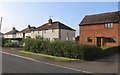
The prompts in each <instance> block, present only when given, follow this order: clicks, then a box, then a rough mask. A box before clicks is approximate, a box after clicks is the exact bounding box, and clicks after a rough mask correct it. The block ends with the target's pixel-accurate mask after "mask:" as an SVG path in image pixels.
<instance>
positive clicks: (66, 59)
mask: <svg viewBox="0 0 120 75" xmlns="http://www.w3.org/2000/svg"><path fill="white" fill-rule="evenodd" d="M20 52H21V53H25V54H32V55H38V56H43V57H47V58H50V59H52V60H55V61H60V62H66V61H78V60H79V59H72V58H66V57H56V56H51V55H46V54H40V53H33V52H28V51H20Z"/></svg>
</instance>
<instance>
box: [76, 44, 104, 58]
mask: <svg viewBox="0 0 120 75" xmlns="http://www.w3.org/2000/svg"><path fill="white" fill-rule="evenodd" d="M77 50H78V58H80V59H83V60H95V59H98V58H100V57H102V56H103V50H102V49H101V48H100V47H98V46H94V45H91V46H90V45H78V49H77Z"/></svg>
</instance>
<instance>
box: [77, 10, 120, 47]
mask: <svg viewBox="0 0 120 75" xmlns="http://www.w3.org/2000/svg"><path fill="white" fill-rule="evenodd" d="M79 27H80V43H81V44H91V45H92V44H93V45H97V46H116V45H118V44H120V11H116V12H108V13H102V14H95V15H86V16H85V17H84V18H83V20H82V21H81V23H80V24H79Z"/></svg>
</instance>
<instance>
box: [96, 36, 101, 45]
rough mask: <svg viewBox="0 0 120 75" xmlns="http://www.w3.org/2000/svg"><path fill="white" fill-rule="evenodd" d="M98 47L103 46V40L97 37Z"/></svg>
mask: <svg viewBox="0 0 120 75" xmlns="http://www.w3.org/2000/svg"><path fill="white" fill-rule="evenodd" d="M97 46H101V38H100V37H97Z"/></svg>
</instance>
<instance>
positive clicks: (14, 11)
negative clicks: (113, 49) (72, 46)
mask: <svg viewBox="0 0 120 75" xmlns="http://www.w3.org/2000/svg"><path fill="white" fill-rule="evenodd" d="M117 10H118V2H5V3H1V4H0V17H3V22H2V29H1V32H2V33H6V32H8V31H10V30H11V29H12V27H15V28H16V29H17V30H19V31H20V30H22V29H24V28H26V27H27V26H28V25H31V26H36V27H39V26H41V25H42V24H44V23H46V22H48V19H49V16H53V17H51V18H52V20H53V21H60V22H61V23H64V24H65V25H67V26H69V27H72V28H73V29H75V30H76V36H77V35H79V23H80V22H81V20H82V19H83V18H84V17H85V15H92V14H100V13H105V12H113V11H117Z"/></svg>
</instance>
